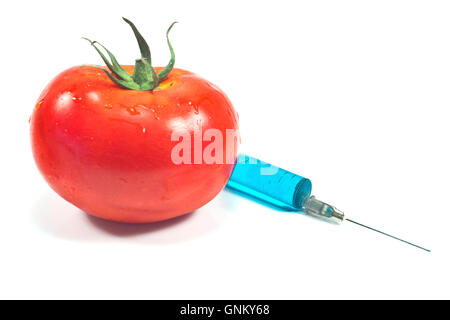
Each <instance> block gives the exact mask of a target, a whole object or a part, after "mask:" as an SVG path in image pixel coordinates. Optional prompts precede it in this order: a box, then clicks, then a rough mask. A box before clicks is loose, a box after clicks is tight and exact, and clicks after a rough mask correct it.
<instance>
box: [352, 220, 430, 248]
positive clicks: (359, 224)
mask: <svg viewBox="0 0 450 320" xmlns="http://www.w3.org/2000/svg"><path fill="white" fill-rule="evenodd" d="M345 220H347V221H350V222H352V223H354V224H357V225H358V226H361V227H364V228H367V229H369V230H372V231H375V232H378V233H381V234H384V235H385V236H388V237H391V238H393V239H396V240H399V241H401V242H404V243H407V244H409V245H412V246H414V247H416V248H419V249H422V250H425V251H427V252H431V250H428V249H425V248H424V247H421V246H418V245H417V244H414V243H411V242H408V241H405V240H402V239H400V238H397V237H394V236H392V235H390V234H387V233H385V232H383V231H380V230H377V229H374V228H371V227H368V226H366V225H363V224H362V223H359V222H356V221H353V220H350V219H347V218H345Z"/></svg>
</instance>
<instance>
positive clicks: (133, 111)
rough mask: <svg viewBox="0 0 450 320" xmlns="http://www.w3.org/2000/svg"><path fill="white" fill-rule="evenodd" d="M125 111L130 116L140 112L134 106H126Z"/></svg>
mask: <svg viewBox="0 0 450 320" xmlns="http://www.w3.org/2000/svg"><path fill="white" fill-rule="evenodd" d="M127 111H128V113H129V114H131V115H132V116H136V115H138V114H141V113H140V112H139V111H137V110H136V109H135V108H134V107H128V108H127Z"/></svg>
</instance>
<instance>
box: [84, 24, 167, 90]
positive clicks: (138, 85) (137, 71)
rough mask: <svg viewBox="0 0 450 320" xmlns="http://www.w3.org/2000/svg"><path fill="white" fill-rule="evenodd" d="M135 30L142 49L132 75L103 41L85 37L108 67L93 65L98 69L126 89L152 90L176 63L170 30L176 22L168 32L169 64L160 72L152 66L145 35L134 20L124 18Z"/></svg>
mask: <svg viewBox="0 0 450 320" xmlns="http://www.w3.org/2000/svg"><path fill="white" fill-rule="evenodd" d="M122 19H123V20H124V21H125V22H126V23H128V25H129V26H130V27H131V29H132V30H133V33H134V35H135V37H136V40H137V42H138V45H139V49H140V51H141V58H140V59H136V63H135V67H134V72H133V75H130V74H129V73H128V72H126V71H125V70H124V69H123V68H122V67H121V66H120V64H119V62H118V61H117V59H116V57H115V56H114V55H113V54H112V53H111V52H110V51H109V50H108V49H107V48H106V47H105V46H103V45H102V44H101V43H99V42H97V41H91V40H89V39H88V38H83V39H85V40H87V41H89V43H90V44H91V45H92V46H93V47H94V49H95V50H96V51H97V53H98V54H99V55H100V57H101V58H102V60H103V62H105V64H106V66H107V68H108V69H105V68H102V67H98V66H92V67H95V68H98V69H101V70H103V71H104V72H105V73H106V75H107V76H108V77H109V78H110V79H111V81H113V82H114V83H115V84H117V85H118V86H120V87H121V88H124V89H130V90H139V91H151V90H153V89H155V88H156V87H157V86H158V85H159V84H160V83H161V81H163V80H164V79H165V78H167V76H168V75H169V73H170V71H172V69H173V66H174V65H175V52H174V50H173V48H172V44H171V43H170V40H169V32H170V30H171V29H172V27H173V26H174V24H175V23H176V22H173V23H172V24H171V25H170V27H169V28H168V29H167V32H166V39H167V44H168V46H169V50H170V61H169V63H168V64H167V66H166V67H165V68H164V69H163V70H161V72H159V73H158V74H157V73H156V71H155V69H154V68H153V67H152V57H151V53H150V48H149V46H148V44H147V42H146V41H145V39H144V37H142V35H141V34H140V32H139V31H138V29H137V28H136V26H135V25H134V23H133V22H131V21H130V20H128V19H126V18H122ZM98 46H100V47H101V48H102V49H103V50H105V51H106V53H107V55H108V56H109V59H110V60H111V61H110V60H108V58H107V57H106V56H105V55H104V54H103V52H102V51H101V50H100V49H99V47H98Z"/></svg>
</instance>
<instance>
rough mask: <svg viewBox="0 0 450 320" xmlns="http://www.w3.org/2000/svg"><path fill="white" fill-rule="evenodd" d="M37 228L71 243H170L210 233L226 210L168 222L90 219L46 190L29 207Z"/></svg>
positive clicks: (210, 209) (213, 207) (214, 207)
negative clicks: (127, 221) (139, 222)
mask: <svg viewBox="0 0 450 320" xmlns="http://www.w3.org/2000/svg"><path fill="white" fill-rule="evenodd" d="M32 214H33V219H34V222H35V224H36V226H37V227H39V228H40V229H41V230H42V231H43V232H45V233H46V234H48V235H51V236H54V237H57V238H60V239H65V240H71V241H88V242H98V241H100V242H111V241H112V242H115V241H120V242H123V241H126V242H129V241H131V242H133V243H136V242H138V243H145V244H149V243H154V244H164V243H174V242H182V241H187V240H191V239H195V238H198V237H201V236H203V235H205V234H207V233H209V232H213V231H214V230H215V229H216V228H217V227H218V226H219V225H220V224H221V221H222V220H223V219H224V218H225V214H226V208H223V207H222V206H221V205H220V201H219V202H215V203H210V204H208V205H207V206H205V207H203V208H200V209H199V210H197V211H195V212H193V213H189V214H186V215H183V216H180V217H176V218H173V219H170V220H166V221H161V222H154V223H147V224H128V223H119V222H112V221H107V220H104V219H100V218H97V217H94V216H91V215H89V214H87V213H85V212H83V211H81V210H80V209H78V208H77V207H75V206H73V205H71V204H70V203H68V202H67V201H65V200H64V199H62V198H61V197H59V196H58V195H57V194H56V193H54V192H52V191H48V192H47V193H44V194H43V195H42V196H41V197H39V198H38V200H37V201H36V203H34V205H33V207H32Z"/></svg>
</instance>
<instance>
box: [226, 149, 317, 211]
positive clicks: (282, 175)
mask: <svg viewBox="0 0 450 320" xmlns="http://www.w3.org/2000/svg"><path fill="white" fill-rule="evenodd" d="M227 187H228V188H231V189H234V190H237V191H240V192H242V193H245V194H247V195H250V196H252V197H255V198H256V199H258V200H262V201H265V202H267V203H269V204H272V205H274V206H277V207H281V208H284V209H288V210H300V209H302V208H303V207H304V205H305V202H306V200H307V199H308V198H309V197H310V195H311V187H312V185H311V181H310V180H309V179H307V178H304V177H302V176H299V175H296V174H294V173H292V172H289V171H287V170H284V169H281V168H278V167H275V166H273V165H271V164H268V163H265V162H263V161H261V160H258V159H256V158H253V157H250V156H247V155H243V154H241V155H239V157H238V159H237V163H236V166H235V168H234V171H233V174H232V175H231V177H230V179H229V181H228V184H227Z"/></svg>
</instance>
